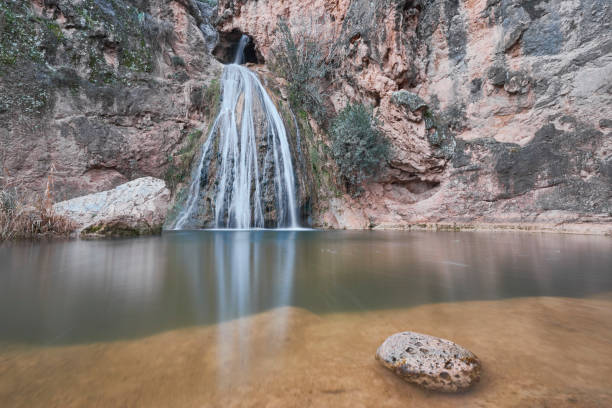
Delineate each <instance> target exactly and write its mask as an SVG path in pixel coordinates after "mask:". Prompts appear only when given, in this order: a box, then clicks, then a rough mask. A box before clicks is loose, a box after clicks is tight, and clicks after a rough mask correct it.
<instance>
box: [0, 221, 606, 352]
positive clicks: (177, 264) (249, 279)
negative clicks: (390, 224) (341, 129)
mask: <svg viewBox="0 0 612 408" xmlns="http://www.w3.org/2000/svg"><path fill="white" fill-rule="evenodd" d="M0 271H1V272H0V327H1V328H2V330H1V332H0V342H2V341H5V342H24V343H33V344H74V343H87V342H95V341H108V340H116V339H124V338H137V337H142V336H146V335H150V334H154V333H158V332H163V331H166V330H171V329H176V328H181V327H190V326H196V325H210V324H216V323H219V322H222V321H227V320H231V319H235V318H237V317H241V316H250V315H253V314H256V313H259V312H262V311H266V310H270V309H274V308H278V307H281V306H295V307H299V308H303V309H306V310H308V311H310V312H313V313H316V314H319V315H322V314H330V313H340V312H350V313H360V312H365V311H369V310H380V309H391V308H406V307H411V306H416V305H422V304H430V303H439V302H458V301H469V300H496V299H505V298H513V297H527V296H565V297H585V296H590V295H593V294H597V293H600V292H608V291H612V240H611V239H609V238H606V237H592V236H570V235H553V234H525V233H489V232H476V233H469V232H460V233H452V232H448V233H433V232H369V231H368V232H342V231H337V232H319V231H300V232H296V231H238V232H234V231H192V232H170V233H164V234H163V235H162V236H159V237H150V238H142V239H127V240H112V241H69V242H47V243H14V244H10V245H4V246H2V247H0Z"/></svg>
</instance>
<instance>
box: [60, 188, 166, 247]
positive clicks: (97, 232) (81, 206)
mask: <svg viewBox="0 0 612 408" xmlns="http://www.w3.org/2000/svg"><path fill="white" fill-rule="evenodd" d="M169 201H170V191H169V190H168V189H167V188H166V183H165V182H164V181H163V180H159V179H155V178H153V177H142V178H139V179H136V180H132V181H130V182H128V183H125V184H122V185H120V186H118V187H116V188H114V189H112V190H108V191H103V192H100V193H95V194H89V195H86V196H83V197H77V198H73V199H72V200H67V201H62V202H59V203H57V204H55V205H54V206H53V210H54V211H55V213H57V214H60V215H64V216H66V217H68V218H70V219H71V220H73V221H74V222H75V224H77V225H78V227H79V231H80V234H81V236H84V237H95V236H102V237H111V236H134V235H148V234H154V233H159V232H161V229H162V225H163V223H164V220H165V218H166V214H167V211H168V205H169Z"/></svg>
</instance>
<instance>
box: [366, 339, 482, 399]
mask: <svg viewBox="0 0 612 408" xmlns="http://www.w3.org/2000/svg"><path fill="white" fill-rule="evenodd" d="M376 359H377V360H378V361H380V362H381V363H382V364H383V365H384V366H385V367H387V368H388V369H390V370H391V371H393V372H394V373H395V374H397V375H398V376H400V377H402V378H403V379H404V380H406V381H408V382H411V383H414V384H417V385H420V386H421V387H423V388H427V389H429V390H436V391H444V392H455V391H462V390H465V389H467V388H469V387H470V386H472V385H473V384H475V383H477V382H478V381H479V380H480V371H481V366H480V361H479V360H478V357H476V356H475V355H474V354H473V353H472V352H471V351H469V350H467V349H465V348H463V347H461V346H459V345H457V344H455V343H453V342H452V341H449V340H445V339H440V338H438V337H433V336H428V335H425V334H419V333H414V332H403V333H397V334H394V335H392V336H390V337H388V338H387V340H385V341H384V343H383V344H382V345H381V346H380V347H379V348H378V350H377V351H376Z"/></svg>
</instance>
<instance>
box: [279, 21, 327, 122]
mask: <svg viewBox="0 0 612 408" xmlns="http://www.w3.org/2000/svg"><path fill="white" fill-rule="evenodd" d="M277 34H278V36H279V41H278V43H277V44H276V46H275V48H274V50H273V52H272V53H273V55H275V56H276V58H275V60H274V62H273V68H274V70H275V71H276V72H277V73H278V74H279V75H280V76H281V77H283V78H284V79H286V80H287V83H288V91H289V101H290V103H291V105H292V106H294V107H296V108H300V109H304V110H306V111H308V112H309V113H310V114H311V115H312V116H313V117H314V118H315V119H316V120H317V121H318V122H323V121H324V120H325V119H326V115H327V111H326V109H325V105H324V101H323V98H324V95H323V94H322V92H321V90H320V84H319V83H320V81H321V80H322V79H323V78H324V77H325V75H326V74H327V73H328V71H329V66H328V65H327V63H326V61H325V57H324V56H323V54H322V53H321V46H320V44H319V43H318V42H317V40H316V39H315V38H312V37H311V36H309V35H307V34H306V33H301V35H299V36H294V35H293V33H292V32H291V29H290V28H289V25H288V24H287V22H286V21H285V20H282V19H281V20H280V21H279V23H278V27H277Z"/></svg>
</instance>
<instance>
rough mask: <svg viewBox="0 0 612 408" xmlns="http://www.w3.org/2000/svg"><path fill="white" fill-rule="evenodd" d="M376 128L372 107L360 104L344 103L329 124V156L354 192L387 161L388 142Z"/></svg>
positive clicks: (376, 122)
mask: <svg viewBox="0 0 612 408" xmlns="http://www.w3.org/2000/svg"><path fill="white" fill-rule="evenodd" d="M378 127H379V124H378V120H377V119H376V118H375V117H374V115H373V113H372V108H370V107H366V106H364V105H362V104H349V105H347V106H346V107H345V108H344V109H343V110H342V111H341V112H340V113H339V114H338V116H337V117H336V118H335V119H334V120H333V121H332V124H331V126H330V131H329V134H330V136H331V142H332V156H333V158H334V160H335V161H336V163H337V164H338V167H339V169H340V175H341V177H342V178H343V179H344V181H345V182H346V183H347V184H348V185H349V188H350V189H351V190H352V191H353V192H357V191H358V190H359V184H360V183H361V182H362V181H364V180H365V179H366V178H368V177H372V176H374V175H376V173H377V171H378V170H379V169H380V168H382V167H383V166H384V164H385V163H386V162H387V160H388V157H389V141H388V140H387V139H386V138H385V137H384V135H383V134H382V133H381V131H380V130H379V128H378Z"/></svg>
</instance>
